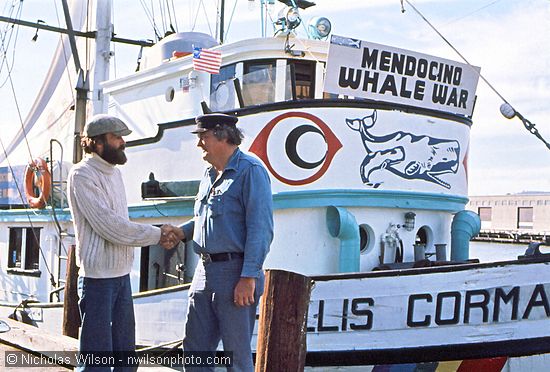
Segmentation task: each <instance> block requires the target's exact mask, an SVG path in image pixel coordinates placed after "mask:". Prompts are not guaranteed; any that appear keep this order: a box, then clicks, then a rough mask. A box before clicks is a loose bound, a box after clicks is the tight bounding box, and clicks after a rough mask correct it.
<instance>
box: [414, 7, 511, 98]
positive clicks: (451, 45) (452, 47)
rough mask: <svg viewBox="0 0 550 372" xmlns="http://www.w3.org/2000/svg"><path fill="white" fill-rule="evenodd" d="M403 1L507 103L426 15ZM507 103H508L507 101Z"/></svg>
mask: <svg viewBox="0 0 550 372" xmlns="http://www.w3.org/2000/svg"><path fill="white" fill-rule="evenodd" d="M405 2H406V3H407V4H409V5H410V7H411V8H413V10H414V11H415V12H416V13H417V14H418V15H419V16H420V17H421V18H422V19H423V20H424V22H426V23H427V24H428V25H429V26H430V27H431V28H432V30H434V31H435V32H436V33H437V34H438V35H439V37H441V39H443V41H445V43H447V45H449V46H450V47H451V49H453V50H454V51H455V52H456V54H458V55H459V56H460V58H462V60H463V61H464V62H466V64H467V65H468V66H469V67H470V68H471V69H472V70H473V71H474V72H475V73H476V75H478V76H479V77H480V78H481V79H482V80H483V81H484V82H485V83H486V84H487V85H488V86H489V88H491V90H492V91H493V92H495V93H496V95H497V96H499V97H500V99H501V100H502V101H504V102H505V103H508V101H507V100H506V99H505V98H504V97H503V96H502V95H501V94H500V93H499V92H498V91H497V90H496V89H495V87H493V85H492V84H491V83H490V82H489V81H488V80H487V79H485V77H484V76H483V75H482V74H481V72H479V71H477V70H476V69H475V68H474V66H472V64H471V63H470V62H469V61H468V60H467V59H466V57H464V56H463V55H462V53H460V52H459V51H458V49H456V48H455V47H454V45H453V44H451V43H450V42H449V40H447V39H446V38H445V36H443V35H442V34H441V32H439V31H438V30H437V28H435V27H434V26H433V25H432V24H431V23H430V21H428V20H427V19H426V17H424V15H423V14H422V13H421V12H420V11H419V10H418V9H416V8H415V6H414V5H412V4H411V2H410V1H409V0H405ZM508 104H509V103H508Z"/></svg>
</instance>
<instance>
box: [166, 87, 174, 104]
mask: <svg viewBox="0 0 550 372" xmlns="http://www.w3.org/2000/svg"><path fill="white" fill-rule="evenodd" d="M175 94H176V91H175V90H174V88H173V87H169V88H168V89H166V92H165V93H164V98H165V99H166V102H172V101H173V100H174V95H175Z"/></svg>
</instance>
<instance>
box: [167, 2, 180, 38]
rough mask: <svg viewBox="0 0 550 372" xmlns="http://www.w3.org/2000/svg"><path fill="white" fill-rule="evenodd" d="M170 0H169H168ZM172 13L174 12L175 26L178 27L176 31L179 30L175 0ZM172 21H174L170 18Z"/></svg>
mask: <svg viewBox="0 0 550 372" xmlns="http://www.w3.org/2000/svg"><path fill="white" fill-rule="evenodd" d="M166 1H168V0H166ZM172 13H173V14H174V27H176V32H179V29H178V18H177V17H176V7H175V6H174V0H172ZM170 22H172V21H171V20H170Z"/></svg>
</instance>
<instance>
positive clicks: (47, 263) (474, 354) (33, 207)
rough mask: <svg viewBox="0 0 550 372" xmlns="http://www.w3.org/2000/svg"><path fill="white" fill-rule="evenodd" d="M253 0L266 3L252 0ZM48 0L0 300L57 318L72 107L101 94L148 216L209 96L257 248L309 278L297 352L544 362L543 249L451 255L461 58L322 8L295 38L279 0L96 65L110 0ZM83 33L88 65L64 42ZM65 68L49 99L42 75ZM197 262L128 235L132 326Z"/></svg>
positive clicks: (162, 318) (471, 89)
mask: <svg viewBox="0 0 550 372" xmlns="http://www.w3.org/2000/svg"><path fill="white" fill-rule="evenodd" d="M264 3H265V4H264ZM261 4H262V7H263V6H264V5H265V9H266V12H267V10H268V5H270V4H269V1H262V2H261ZM64 5H65V8H66V18H67V19H69V20H71V22H70V23H69V22H68V24H69V26H68V31H67V33H68V36H67V37H65V38H63V39H62V41H61V44H60V46H59V48H58V52H59V53H58V54H57V55H56V59H55V60H54V63H53V64H52V69H51V70H50V74H49V77H50V80H48V81H47V82H46V83H45V85H44V87H43V89H42V90H41V93H40V95H39V97H38V100H37V101H36V104H35V106H34V107H33V109H32V111H31V114H30V115H29V117H28V119H27V120H26V122H25V127H24V128H25V129H24V130H21V132H20V135H19V136H16V137H15V139H14V140H13V141H12V142H11V143H10V144H9V145H6V146H5V151H4V155H3V156H1V157H0V158H1V159H2V163H1V165H2V168H0V171H1V172H3V173H0V174H2V175H3V176H2V178H1V180H2V183H1V185H2V187H3V188H2V190H1V191H2V194H0V195H1V196H2V199H0V200H2V202H1V203H2V204H3V205H4V207H5V209H2V210H0V247H1V252H2V259H1V265H2V266H1V273H0V275H1V276H2V284H1V285H2V287H1V303H0V305H1V306H0V315H4V316H7V315H9V314H12V313H14V312H15V313H16V314H17V315H18V316H19V317H21V318H25V319H26V320H27V321H29V322H31V323H33V324H34V325H36V326H37V327H39V328H43V329H44V330H48V331H50V332H58V333H59V332H60V330H61V325H62V321H63V299H64V293H63V289H64V285H65V275H66V271H67V268H66V258H67V255H68V252H69V248H70V246H71V245H73V244H74V236H73V232H74V229H73V226H72V221H71V216H70V213H69V211H68V208H67V203H66V195H65V192H66V190H65V187H66V183H65V181H66V174H67V170H68V169H70V167H71V165H72V164H73V163H74V162H76V161H78V160H79V159H80V157H81V154H80V153H79V152H78V150H77V149H78V146H75V143H76V144H78V135H79V134H80V133H81V130H82V127H83V124H84V122H85V118H86V117H89V116H90V115H91V114H94V113H109V114H112V115H116V116H118V117H120V118H121V119H122V120H123V121H124V122H126V123H127V125H128V126H129V127H130V129H132V131H133V133H132V135H131V136H129V137H128V140H127V149H126V153H127V156H128V162H127V164H125V165H124V166H122V167H121V168H120V169H121V171H122V173H123V177H124V182H125V185H126V188H127V189H126V194H127V199H128V202H129V214H130V218H131V219H132V220H135V221H139V222H143V223H150V224H155V225H161V224H164V223H170V224H179V223H182V222H184V221H187V220H188V219H189V218H191V217H192V215H193V203H194V198H195V194H196V192H197V188H198V182H199V180H200V178H201V175H202V174H203V171H204V168H205V166H206V164H205V163H204V162H203V161H202V159H201V157H200V156H201V155H200V152H199V151H197V150H196V148H195V145H196V136H194V135H193V134H191V133H190V132H191V128H193V126H194V123H195V122H194V118H195V117H196V116H198V115H200V114H202V113H205V112H223V113H228V114H232V115H236V116H237V117H238V118H239V123H238V125H239V127H240V128H242V130H243V132H244V134H245V140H244V142H243V144H242V146H241V148H242V149H243V150H245V151H247V152H249V153H252V154H254V155H255V156H257V157H258V158H259V159H260V160H261V161H262V162H263V164H264V165H265V166H266V168H267V169H268V171H269V173H270V176H271V181H272V190H273V202H274V219H275V236H274V240H273V244H272V246H271V251H270V253H269V255H268V258H267V260H266V262H265V267H266V268H269V269H283V270H288V271H294V272H298V273H301V274H304V275H307V276H310V277H311V278H312V279H313V280H314V283H315V286H314V289H313V291H312V293H311V302H310V306H309V312H308V320H307V348H308V356H307V364H308V365H309V366H311V367H321V368H329V367H332V366H339V367H345V366H377V365H393V364H395V365H398V364H407V365H416V364H423V365H424V366H427V365H432V366H435V367H436V366H437V365H440V366H445V365H446V366H448V367H449V368H452V367H453V366H454V367H456V368H455V369H458V368H460V366H462V368H472V369H476V368H478V370H479V368H481V366H491V368H492V369H484V370H502V369H504V368H509V369H510V370H524V368H526V366H529V368H531V369H534V370H536V369H541V370H542V369H543V367H544V366H545V365H547V364H546V363H547V361H548V357H547V354H546V353H549V352H550V342H549V341H550V327H548V323H549V319H548V318H549V317H550V303H549V302H548V295H547V292H546V291H547V290H550V273H548V270H547V266H548V264H549V263H550V256H547V255H546V254H543V253H540V251H539V250H538V249H537V248H536V247H535V246H533V247H532V249H531V250H530V251H529V253H530V254H526V255H525V256H522V257H520V258H518V259H517V260H513V261H504V262H494V263H479V262H478V261H477V260H476V259H475V258H471V257H470V254H469V241H470V240H471V239H472V237H474V236H475V235H476V234H477V233H478V232H479V230H480V219H479V216H478V215H477V214H476V213H473V212H472V211H467V210H465V206H466V204H467V202H468V195H467V194H468V184H467V163H468V153H469V145H470V130H471V126H472V115H473V110H474V103H475V98H476V93H475V92H476V88H477V84H478V80H479V77H480V69H479V68H478V67H474V66H472V65H470V64H468V63H464V62H457V61H453V60H449V59H445V58H440V57H437V56H432V55H428V54H425V53H420V52H415V51H411V50H407V49H403V48H396V47H392V46H388V45H382V44H377V43H373V42H370V41H367V40H363V39H361V38H355V37H350V36H342V35H334V34H332V33H331V32H330V29H331V24H330V21H329V20H328V18H325V17H315V18H314V19H313V20H312V21H311V23H309V25H308V30H309V36H310V37H309V38H298V37H297V36H296V35H295V29H296V27H297V26H298V25H299V24H300V23H301V21H302V18H301V13H304V14H305V13H306V12H307V11H309V9H308V8H311V7H312V6H313V5H314V4H313V3H312V2H309V1H304V0H279V2H278V3H277V5H279V6H280V7H281V10H280V11H279V12H278V15H277V16H276V17H274V25H275V26H274V27H275V30H276V32H275V36H273V37H262V38H257V39H247V40H241V41H237V42H233V43H223V39H222V38H220V39H222V40H218V39H216V38H214V37H212V36H210V35H208V34H204V33H200V32H173V33H170V34H169V35H167V36H165V37H163V38H162V39H161V40H160V41H158V42H156V43H155V44H154V45H152V46H151V45H150V44H151V43H149V42H141V45H142V46H143V48H144V51H143V55H142V56H141V58H140V63H139V66H138V67H139V68H138V70H137V71H136V72H135V73H132V74H130V75H128V76H124V77H118V78H114V79H108V78H107V77H108V71H109V66H108V62H109V58H110V56H111V52H110V51H111V48H110V44H111V42H112V39H113V32H112V30H113V28H112V24H111V18H110V14H111V13H110V6H111V5H112V4H111V1H108V0H104V1H97V8H96V9H95V10H96V11H95V12H94V13H93V14H95V16H94V17H93V18H92V19H88V18H87V17H86V14H87V12H86V11H85V10H86V9H87V8H86V7H85V6H84V5H82V4H79V2H74V4H73V6H72V7H71V8H69V7H68V6H67V4H65V2H64ZM222 14H223V12H222ZM11 22H13V23H16V22H15V20H11ZM89 24H95V29H94V32H93V35H92V33H90V31H89V30H86V29H85V28H84V27H85V25H89ZM221 25H223V21H222V23H221ZM38 26H40V25H38ZM222 28H223V27H222ZM37 29H38V28H37ZM221 35H223V31H222V32H221ZM87 37H93V43H92V42H91V41H87V39H86V38H87ZM220 41H221V42H220ZM136 43H138V42H136ZM138 44H139V43H138ZM69 45H70V46H71V47H69ZM84 45H88V47H89V48H90V49H89V50H91V52H90V53H91V55H94V56H95V58H94V60H95V62H94V69H93V71H91V70H90V71H86V69H84V68H83V67H82V65H81V64H80V62H79V59H78V58H74V57H75V56H77V55H78V54H77V53H76V51H78V50H79V47H84ZM91 45H93V46H94V47H93V48H91V47H90V46H91ZM69 50H72V53H71V52H69ZM73 62H74V66H73V65H72V63H73ZM201 63H203V65H201ZM75 67H76V68H75ZM66 69H67V70H70V71H72V72H71V73H70V74H66V73H65V72H64V71H65V70H66ZM65 79H67V80H65ZM69 81H70V82H72V83H73V84H72V86H71V91H72V92H75V93H74V94H73V95H71V96H69V98H67V97H66V96H63V95H62V94H58V89H62V88H63V86H64V85H65V86H66V85H67V84H68V82H69ZM75 86H76V90H75ZM62 97H65V98H64V100H63V98H62ZM54 99H59V100H58V101H55V104H54V101H53V100H54ZM48 133H54V134H55V135H53V136H52V135H49V134H48ZM27 144H31V145H29V146H27ZM3 146H4V145H3ZM29 153H32V157H31V160H32V161H31V164H30V165H29ZM222 212H223V211H220V213H222ZM197 261H198V257H197V256H196V255H195V254H194V253H193V252H192V250H191V248H190V247H189V246H186V245H185V244H180V245H179V246H178V247H177V248H176V249H173V250H171V251H166V250H164V249H163V248H161V247H160V246H149V247H141V248H139V249H136V260H135V264H134V270H133V271H132V274H131V279H132V285H133V288H134V290H135V296H134V302H135V312H136V322H137V329H136V332H137V342H138V343H139V344H140V345H143V346H155V345H166V344H170V342H173V341H177V340H179V339H180V338H181V336H182V330H183V325H184V317H185V308H186V305H187V290H188V287H189V282H190V280H191V277H192V275H193V270H194V267H195V266H196V264H197ZM255 342H256V341H255V340H254V341H253V343H254V345H255ZM435 367H434V368H435ZM487 368H488V367H487Z"/></svg>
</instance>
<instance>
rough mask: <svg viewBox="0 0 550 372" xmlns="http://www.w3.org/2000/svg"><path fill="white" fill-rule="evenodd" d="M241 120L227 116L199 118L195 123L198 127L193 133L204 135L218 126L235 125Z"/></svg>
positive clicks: (212, 115) (208, 115)
mask: <svg viewBox="0 0 550 372" xmlns="http://www.w3.org/2000/svg"><path fill="white" fill-rule="evenodd" d="M237 121H239V119H238V118H237V117H236V116H232V115H226V114H205V115H201V116H197V118H196V119H195V123H197V127H196V128H195V129H193V130H192V131H191V133H203V132H206V131H207V130H210V129H214V128H215V127H216V126H217V125H235V124H237Z"/></svg>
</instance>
